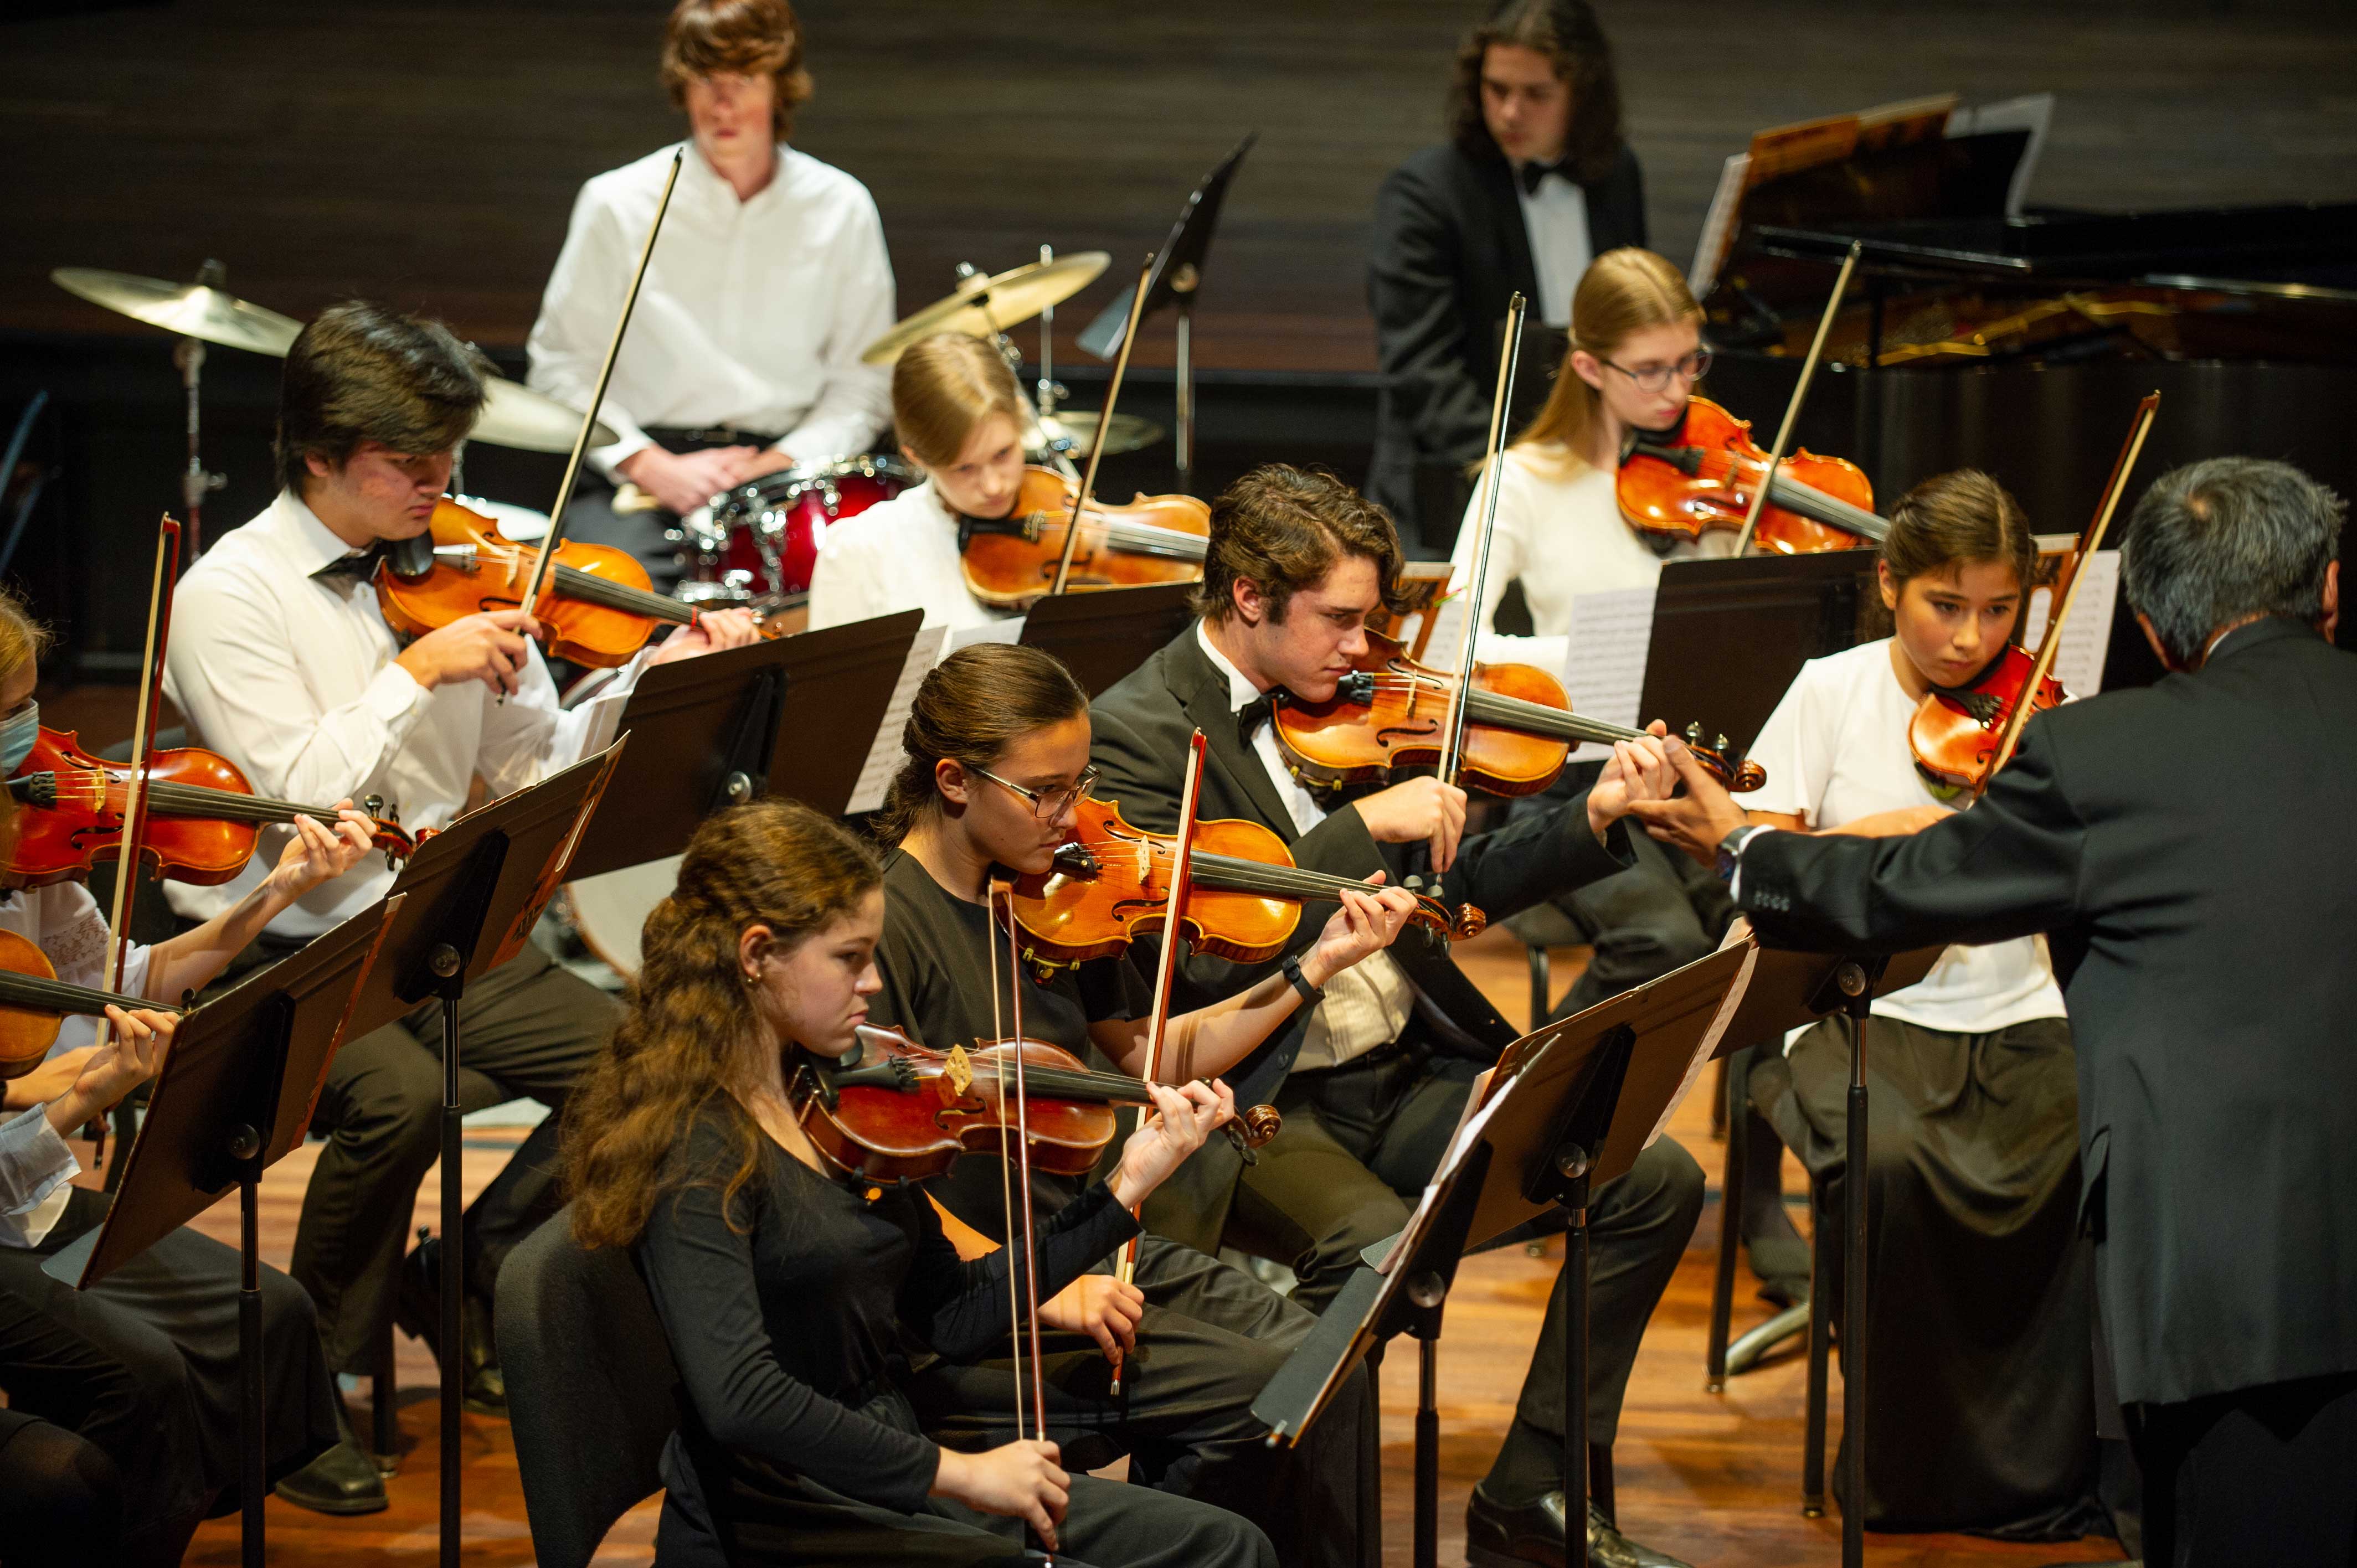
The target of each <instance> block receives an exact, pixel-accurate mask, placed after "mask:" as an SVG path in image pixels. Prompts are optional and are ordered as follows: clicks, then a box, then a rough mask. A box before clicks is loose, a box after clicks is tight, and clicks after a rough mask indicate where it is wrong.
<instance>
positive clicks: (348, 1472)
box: [271, 1396, 385, 1514]
mask: <svg viewBox="0 0 2357 1568" xmlns="http://www.w3.org/2000/svg"><path fill="white" fill-rule="evenodd" d="M336 1434H337V1438H338V1442H337V1444H336V1445H335V1446H334V1447H333V1448H330V1449H328V1451H327V1452H326V1453H325V1454H322V1455H319V1456H318V1457H317V1459H314V1460H312V1461H311V1462H310V1463H309V1464H308V1465H306V1466H303V1467H302V1468H301V1469H299V1470H297V1471H296V1472H295V1473H294V1474H293V1475H291V1476H289V1477H286V1478H285V1480H283V1481H281V1482H279V1483H278V1484H277V1485H276V1486H275V1487H272V1488H271V1490H272V1491H274V1492H276V1493H277V1494H278V1495H279V1496H280V1497H282V1498H285V1499H286V1500H287V1501H288V1502H290V1503H293V1504H294V1505H295V1506H296V1508H298V1509H310V1510H311V1511H312V1512H314V1513H335V1514H350V1513H376V1512H379V1511H381V1510H382V1509H383V1508H384V1507H385V1497H384V1477H382V1476H380V1475H378V1474H377V1469H376V1461H375V1460H373V1459H371V1458H370V1457H369V1455H368V1450H367V1449H365V1448H363V1447H361V1440H360V1434H358V1433H356V1432H354V1431H353V1430H352V1419H351V1417H350V1415H349V1414H347V1413H346V1412H345V1411H344V1402H343V1400H342V1398H341V1397H340V1396H339V1397H338V1399H337V1400H336Z"/></svg>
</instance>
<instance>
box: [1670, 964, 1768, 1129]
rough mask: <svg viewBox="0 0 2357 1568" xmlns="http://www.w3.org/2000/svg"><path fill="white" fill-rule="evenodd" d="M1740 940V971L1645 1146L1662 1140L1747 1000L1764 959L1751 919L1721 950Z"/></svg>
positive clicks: (1705, 1031) (1721, 1000) (1722, 999)
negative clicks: (1753, 971) (1747, 993)
mask: <svg viewBox="0 0 2357 1568" xmlns="http://www.w3.org/2000/svg"><path fill="white" fill-rule="evenodd" d="M1738 943H1739V944H1741V946H1742V948H1743V950H1744V951H1743V967H1742V968H1741V969H1739V970H1738V971H1737V972H1736V975H1735V983H1734V984H1732V985H1730V986H1728V987H1727V994H1726V995H1725V996H1724V997H1722V998H1720V1000H1719V1004H1718V1012H1717V1015H1715V1016H1713V1017H1712V1019H1711V1021H1710V1027H1709V1028H1707V1029H1705V1030H1704V1031H1703V1032H1702V1044H1700V1045H1698V1046H1696V1047H1695V1054H1694V1060H1692V1061H1690V1062H1688V1063H1687V1064H1686V1075H1685V1077H1684V1078H1682V1079H1679V1080H1678V1091H1677V1092H1676V1093H1675V1094H1673V1095H1671V1096H1670V1102H1669V1104H1667V1105H1665V1106H1663V1108H1662V1116H1661V1120H1659V1121H1658V1122H1654V1123H1653V1130H1652V1132H1650V1133H1646V1134H1645V1147H1647V1148H1649V1149H1650V1148H1652V1146H1653V1145H1654V1144H1656V1143H1657V1142H1659V1141H1660V1139H1661V1136H1662V1133H1663V1131H1664V1130H1666V1129H1667V1128H1668V1126H1669V1124H1670V1118H1671V1117H1672V1116H1674V1115H1676V1114H1677V1110H1678V1107H1679V1106H1681V1105H1684V1103H1685V1102H1686V1096H1687V1095H1689V1094H1691V1093H1693V1092H1694V1086H1695V1080H1696V1079H1700V1078H1701V1077H1702V1073H1703V1069H1705V1068H1706V1067H1708V1066H1709V1065H1710V1058H1712V1057H1713V1056H1715V1055H1717V1052H1718V1043H1719V1041H1721V1040H1722V1039H1725V1038H1726V1037H1727V1026H1728V1025H1729V1024H1732V1023H1734V1022H1735V1013H1736V1009H1737V1008H1738V1007H1740V1006H1741V1005H1742V1004H1743V993H1745V992H1747V991H1749V990H1750V989H1751V972H1752V970H1754V969H1755V968H1757V967H1758V966H1759V963H1760V943H1759V942H1758V941H1757V940H1754V939H1753V937H1752V935H1751V927H1750V925H1749V922H1747V921H1742V920H1738V921H1737V922H1736V923H1735V924H1734V925H1732V926H1729V927H1728V928H1727V936H1726V938H1725V940H1722V941H1720V943H1719V944H1718V950H1719V951H1721V952H1725V951H1726V950H1727V949H1729V948H1731V947H1734V946H1737V945H1738Z"/></svg>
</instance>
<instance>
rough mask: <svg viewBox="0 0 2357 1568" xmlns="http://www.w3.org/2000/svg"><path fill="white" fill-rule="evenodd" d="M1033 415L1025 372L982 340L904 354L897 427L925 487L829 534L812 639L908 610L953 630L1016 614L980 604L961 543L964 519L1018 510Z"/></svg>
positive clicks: (942, 338) (896, 375) (896, 386)
mask: <svg viewBox="0 0 2357 1568" xmlns="http://www.w3.org/2000/svg"><path fill="white" fill-rule="evenodd" d="M1027 412H1028V411H1027V410H1026V409H1025V407H1024V404H1023V390H1022V388H1020V387H1019V386H1017V384H1016V381H1015V372H1014V371H1012V370H1010V369H1009V368H1008V367H1007V363H1006V360H1005V359H1004V358H1002V357H1001V356H1000V354H999V352H998V350H997V349H996V348H994V347H992V346H991V345H990V344H989V343H987V342H985V340H983V339H982V338H969V337H967V336H965V334H963V333H962V332H937V333H935V334H934V335H933V336H931V337H930V338H920V339H919V340H918V341H916V342H914V343H911V344H909V347H908V348H907V349H905V350H903V351H902V353H901V355H900V357H899V359H898V360H895V361H894V362H893V365H892V425H893V428H894V429H895V430H896V431H898V432H899V436H900V455H901V456H904V457H906V458H907V459H908V460H909V462H910V463H911V464H914V465H915V466H916V467H918V468H919V469H920V470H921V471H922V472H923V473H924V476H925V482H924V483H923V484H921V485H919V486H917V487H916V488H915V489H909V490H904V491H902V492H901V493H900V494H899V495H897V496H894V497H893V498H892V499H889V500H885V501H879V502H877V504H876V505H874V506H872V507H869V508H868V509H867V510H866V511H863V512H860V513H858V514H856V516H852V517H846V518H844V519H843V520H841V521H838V522H836V523H834V524H833V525H832V526H831V527H829V528H828V529H827V531H826V537H825V540H824V542H823V547H822V548H821V549H820V551H819V555H818V565H817V567H816V568H815V569H814V570H813V572H812V574H811V597H810V624H811V629H812V630H813V631H815V630H817V629H818V628H821V627H827V626H841V625H843V624H845V622H847V621H855V620H866V619H868V618H871V617H874V616H882V615H891V614H894V613H896V612H898V611H900V610H909V609H919V610H922V611H924V612H925V624H926V625H927V626H946V627H950V628H967V627H977V626H987V625H988V624H989V623H991V622H992V621H994V620H1000V619H1003V618H1006V617H1007V616H1009V615H1011V614H1014V613H1016V612H1014V611H1011V610H1005V609H1000V608H998V607H995V606H992V605H986V604H985V603H983V602H982V600H980V599H979V598H977V597H975V596H974V590H973V589H972V588H971V587H969V586H968V585H967V584H966V578H965V570H964V562H963V556H962V553H961V544H962V541H961V536H960V535H961V527H962V520H963V519H964V518H970V517H971V518H983V519H986V520H989V521H997V520H998V519H1000V518H1004V517H1006V515H1007V514H1008V513H1009V512H1010V511H1012V510H1014V508H1015V504H1016V501H1017V498H1018V496H1019V493H1020V491H1021V489H1022V487H1023V426H1024V416H1025V414H1026V413H1027Z"/></svg>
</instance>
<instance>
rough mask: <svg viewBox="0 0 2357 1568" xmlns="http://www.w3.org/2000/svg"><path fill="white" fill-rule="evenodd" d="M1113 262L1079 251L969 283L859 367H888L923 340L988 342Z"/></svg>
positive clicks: (888, 338) (873, 348)
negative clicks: (939, 336) (951, 336)
mask: <svg viewBox="0 0 2357 1568" xmlns="http://www.w3.org/2000/svg"><path fill="white" fill-rule="evenodd" d="M1112 260H1113V258H1112V257H1111V256H1109V255H1107V254H1106V253H1105V252H1103V251H1075V252H1072V253H1071V255H1069V256H1058V257H1057V258H1056V259H1055V260H1054V261H1052V262H1033V263H1031V264H1030V265H1028V266H1023V267H1017V268H1016V269H1014V270H1013V271H1012V272H1004V273H1000V274H998V275H997V276H996V277H979V276H977V277H970V278H967V279H965V280H964V281H963V282H962V283H960V284H959V285H958V288H957V292H956V293H955V294H953V295H950V296H949V297H948V298H947V299H937V300H935V301H934V302H933V303H932V304H931V305H929V306H925V308H924V309H922V310H920V311H919V312H917V314H915V315H914V316H911V317H909V318H908V319H907V320H905V321H903V322H901V323H900V324H899V325H898V326H896V327H894V328H892V330H890V331H889V332H887V333H885V334H884V336H883V337H881V338H877V339H876V341H875V342H873V343H870V344H869V345H868V346H867V351H866V353H864V354H862V355H860V356H859V360H860V363H862V364H866V365H888V364H890V363H891V362H892V361H893V360H897V359H899V357H900V351H901V350H902V349H906V348H907V347H908V346H909V344H911V343H913V342H915V341H916V340H917V339H918V338H930V337H931V336H932V335H933V334H934V333H936V332H963V333H964V334H965V335H966V336H967V337H969V338H987V337H990V336H991V335H992V334H993V333H996V332H1004V331H1006V329H1007V328H1010V327H1013V326H1015V325H1017V323H1019V322H1025V321H1028V320H1030V319H1031V318H1032V317H1035V316H1037V315H1039V313H1040V312H1041V311H1043V310H1045V309H1047V308H1048V307H1049V306H1053V305H1061V304H1062V303H1063V302H1064V301H1065V300H1068V299H1070V298H1071V297H1072V295H1076V294H1078V293H1080V292H1081V290H1082V289H1084V288H1086V287H1088V286H1089V285H1090V284H1092V283H1093V282H1095V281H1096V276H1097V274H1099V273H1101V272H1103V271H1104V270H1105V266H1106V263H1109V262H1111V261H1112Z"/></svg>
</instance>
